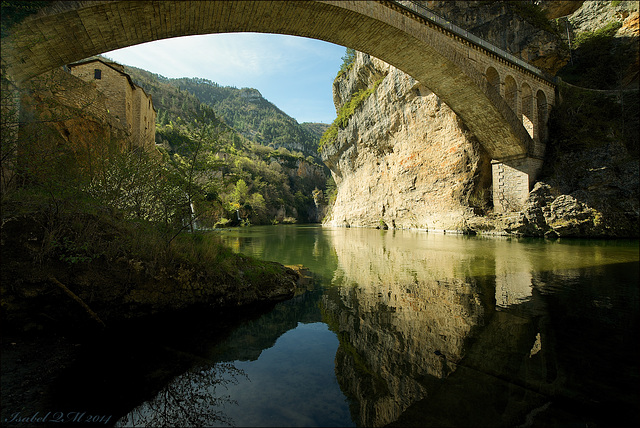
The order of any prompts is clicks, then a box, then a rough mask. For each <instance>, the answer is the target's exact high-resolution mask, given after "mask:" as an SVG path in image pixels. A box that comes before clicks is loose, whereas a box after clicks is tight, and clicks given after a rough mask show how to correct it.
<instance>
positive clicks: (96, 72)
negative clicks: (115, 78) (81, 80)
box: [93, 68, 102, 79]
mask: <svg viewBox="0 0 640 428" xmlns="http://www.w3.org/2000/svg"><path fill="white" fill-rule="evenodd" d="M93 78H94V79H102V70H100V69H99V68H96V69H95V70H93Z"/></svg>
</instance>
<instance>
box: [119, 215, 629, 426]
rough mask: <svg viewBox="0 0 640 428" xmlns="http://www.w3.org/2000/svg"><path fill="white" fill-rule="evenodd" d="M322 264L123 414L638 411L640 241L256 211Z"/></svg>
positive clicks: (359, 419)
mask: <svg viewBox="0 0 640 428" xmlns="http://www.w3.org/2000/svg"><path fill="white" fill-rule="evenodd" d="M206 239H211V240H222V241H224V242H226V243H227V244H228V245H230V246H231V247H232V248H233V249H234V251H237V252H241V253H244V254H248V255H251V256H255V257H258V258H261V259H265V260H273V261H278V262H281V263H284V264H302V265H304V266H306V267H308V268H309V269H310V271H311V273H312V276H313V281H312V283H311V284H309V285H308V287H307V288H308V289H307V290H301V291H300V293H299V294H298V295H297V296H296V297H295V298H293V299H291V300H289V301H285V302H282V303H280V304H278V305H276V307H275V308H273V310H271V311H270V312H268V313H265V314H263V315H261V316H260V317H254V318H253V319H252V320H250V321H245V322H243V323H242V324H240V325H239V326H238V327H237V328H235V329H234V330H233V332H232V333H231V334H229V335H224V336H221V337H218V336H215V335H212V334H210V330H207V329H203V330H202V331H199V332H198V333H197V334H198V335H199V336H198V337H199V338H200V339H199V340H200V341H201V343H204V344H206V345H202V346H201V348H200V351H201V352H200V355H204V358H202V362H201V363H199V364H196V365H195V366H191V367H190V368H189V369H188V370H186V371H183V372H182V374H180V375H178V376H176V377H174V378H173V380H172V381H171V382H169V383H168V384H167V385H165V386H164V387H163V388H162V389H161V391H160V393H159V394H156V393H154V394H155V396H150V397H148V399H147V401H145V402H143V403H139V402H138V404H136V405H135V408H134V409H133V410H132V411H130V412H129V413H128V414H127V415H126V416H124V417H122V418H120V420H119V421H118V425H119V426H159V425H164V426H184V425H205V426H215V425H218V426H229V425H237V426H383V425H386V424H390V423H394V422H397V423H401V424H409V425H417V426H639V425H640V417H639V408H638V405H639V400H640V390H639V389H640V386H639V385H640V369H639V363H638V362H639V361H640V359H639V358H638V357H640V346H639V343H640V341H639V340H638V339H639V337H638V333H639V320H638V315H639V313H640V310H639V293H638V267H639V265H638V259H639V256H638V242H637V241H595V240H590V241H579V240H557V241H546V240H541V239H515V238H510V239H508V238H499V237H498V238H483V237H466V236H452V235H441V234H427V233H426V232H418V231H380V230H370V229H344V228H340V229H331V228H322V227H319V226H270V227H251V228H243V229H237V230H232V231H222V232H212V233H210V234H208V235H207V237H206Z"/></svg>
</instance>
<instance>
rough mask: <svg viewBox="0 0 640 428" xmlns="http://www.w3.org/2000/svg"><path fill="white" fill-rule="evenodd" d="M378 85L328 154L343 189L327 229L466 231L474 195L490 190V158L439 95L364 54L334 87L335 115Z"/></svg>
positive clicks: (329, 148) (327, 220) (329, 164)
mask: <svg viewBox="0 0 640 428" xmlns="http://www.w3.org/2000/svg"><path fill="white" fill-rule="evenodd" d="M381 79H382V80H381ZM376 82H379V83H378V86H377V89H376V90H375V91H374V92H373V93H372V94H371V95H370V96H369V97H368V98H367V99H366V100H365V101H364V102H363V103H362V104H361V105H360V106H359V107H358V108H357V109H356V111H355V112H354V114H353V116H352V117H351V118H350V120H349V121H348V124H347V126H346V128H344V129H341V130H340V131H339V132H338V138H337V142H336V143H335V144H331V145H328V146H327V147H326V148H325V150H324V152H323V160H324V161H325V163H326V164H327V166H329V168H330V169H331V171H332V174H333V177H334V179H335V181H336V184H337V188H338V194H337V199H336V202H335V205H334V206H333V209H332V211H331V214H330V215H329V217H328V218H327V219H326V220H325V224H327V225H334V226H345V225H349V226H366V227H377V226H379V225H381V224H382V223H384V224H385V225H387V226H388V227H396V228H421V229H463V228H464V223H465V219H466V218H468V217H471V216H473V210H472V209H471V208H469V198H470V197H471V195H472V193H474V191H476V189H479V188H485V189H486V188H488V187H489V183H490V160H489V158H488V156H486V155H485V154H484V151H483V150H482V148H481V147H480V145H479V143H478V142H477V141H476V140H475V139H474V138H473V137H472V136H471V135H470V134H469V132H468V131H467V130H466V128H465V127H464V125H463V124H462V122H461V121H460V120H459V119H458V117H457V116H456V114H455V113H454V112H453V111H452V110H451V109H450V108H449V107H448V106H447V105H446V104H444V103H442V101H441V100H440V99H439V98H438V97H437V96H436V95H435V94H433V93H432V92H431V91H430V90H429V89H427V88H426V87H424V86H422V85H421V84H419V82H417V81H416V80H415V79H413V78H412V77H410V76H408V75H407V74H405V73H403V72H401V71H400V70H398V69H396V68H394V67H392V66H390V65H389V64H387V63H385V62H383V61H380V60H378V59H376V58H372V57H370V56H369V55H366V54H362V53H358V54H357V57H356V60H355V64H354V66H353V67H352V68H351V69H350V70H349V71H348V72H347V73H345V74H344V75H343V76H341V77H340V78H338V79H337V80H336V82H335V83H334V102H335V103H336V107H337V109H339V108H340V107H341V106H342V105H344V104H345V103H347V102H349V100H350V99H351V98H352V97H353V95H354V94H356V93H357V92H358V91H360V90H364V89H366V88H371V87H373V86H374V85H375V83H376ZM487 196H488V192H487Z"/></svg>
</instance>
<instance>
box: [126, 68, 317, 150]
mask: <svg viewBox="0 0 640 428" xmlns="http://www.w3.org/2000/svg"><path fill="white" fill-rule="evenodd" d="M126 71H127V73H129V74H130V75H131V78H132V79H133V80H134V81H135V82H136V83H138V84H139V85H140V86H142V87H143V88H145V89H147V90H148V91H149V92H150V94H151V96H152V97H153V102H154V105H155V106H156V109H158V111H159V113H161V112H162V111H163V110H164V111H166V112H167V113H169V112H171V111H172V110H175V109H178V110H182V111H183V112H184V111H186V110H187V108H188V107H190V106H192V104H193V100H191V101H190V98H191V97H189V95H191V96H193V97H195V99H197V100H198V101H199V102H201V103H205V104H208V105H209V106H210V107H211V108H212V109H213V111H215V113H216V116H217V117H218V118H220V119H222V120H223V121H224V122H225V123H226V124H227V125H228V126H229V127H231V128H232V129H233V130H235V131H236V132H237V133H238V134H240V135H241V136H243V137H244V138H246V139H247V140H249V141H252V142H254V143H257V144H260V145H263V146H268V147H272V148H274V149H277V148H280V147H284V148H286V149H288V150H291V151H297V152H300V153H302V154H304V155H305V156H313V157H317V149H318V142H319V141H320V137H321V136H322V134H323V133H324V131H325V130H326V129H327V128H328V127H329V125H328V124H323V123H308V122H307V123H302V124H300V123H298V122H297V121H296V120H295V119H294V118H292V117H290V116H289V115H287V114H286V113H285V112H283V111H282V110H280V109H279V108H278V107H277V106H276V105H274V104H273V103H271V102H270V101H268V100H266V99H265V98H263V97H262V94H260V92H259V91H258V90H257V89H252V88H241V89H238V88H235V87H231V86H220V85H218V84H217V83H215V82H212V81H210V80H207V79H202V78H178V79H169V78H165V77H163V76H160V75H157V74H154V73H151V72H148V71H145V70H141V69H139V68H135V67H126ZM182 107H185V108H182ZM175 113H176V114H179V111H175ZM162 119H163V118H161V117H159V122H161V120H162Z"/></svg>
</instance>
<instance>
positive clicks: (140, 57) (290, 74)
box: [104, 33, 345, 123]
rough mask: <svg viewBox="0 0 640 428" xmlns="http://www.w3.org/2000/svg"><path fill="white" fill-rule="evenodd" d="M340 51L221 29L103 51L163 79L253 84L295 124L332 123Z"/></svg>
mask: <svg viewBox="0 0 640 428" xmlns="http://www.w3.org/2000/svg"><path fill="white" fill-rule="evenodd" d="M344 53H345V48H344V47H343V46H339V45H334V44H332V43H327V42H323V41H320V40H314V39H307V38H303V37H294V36H286V35H276V34H260V33H226V34H210V35H203V36H189V37H177V38H173V39H165V40H159V41H155V42H150V43H143V44H140V45H136V46H130V47H128V48H124V49H118V50H116V51H111V52H107V53H105V54H104V55H105V56H106V57H108V58H111V59H112V60H114V61H116V62H119V63H121V64H125V65H131V66H134V67H138V68H142V69H144V70H148V71H151V72H153V73H158V74H160V75H162V76H165V77H202V78H205V79H209V80H211V81H213V82H216V83H218V84H220V85H222V86H235V87H238V88H245V87H246V88H255V89H257V90H259V91H260V93H261V94H262V96H263V97H264V98H266V99H267V100H269V101H271V102H272V103H274V104H275V105H276V106H278V108H280V109H281V110H282V111H284V112H285V113H287V114H288V115H289V116H291V117H293V118H294V119H296V120H297V121H298V122H300V123H302V122H323V123H331V122H332V121H333V119H335V117H336V111H335V108H334V106H333V96H332V93H331V89H332V84H333V79H334V78H335V76H336V74H337V73H338V69H339V68H340V65H341V64H342V59H341V58H342V56H343V55H344Z"/></svg>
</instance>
